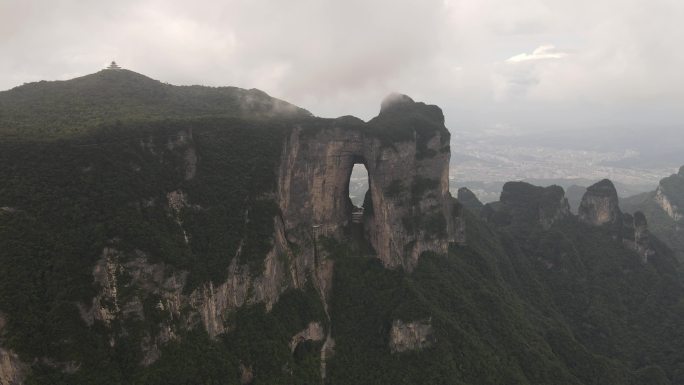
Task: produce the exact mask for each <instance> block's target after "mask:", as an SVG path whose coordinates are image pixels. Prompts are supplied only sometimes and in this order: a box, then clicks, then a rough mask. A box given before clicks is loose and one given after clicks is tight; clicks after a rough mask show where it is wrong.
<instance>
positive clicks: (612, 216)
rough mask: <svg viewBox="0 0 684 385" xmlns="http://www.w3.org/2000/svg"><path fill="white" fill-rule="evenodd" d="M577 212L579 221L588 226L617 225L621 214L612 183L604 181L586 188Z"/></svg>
mask: <svg viewBox="0 0 684 385" xmlns="http://www.w3.org/2000/svg"><path fill="white" fill-rule="evenodd" d="M578 212H579V219H580V220H581V221H582V222H585V223H588V224H590V225H595V226H601V225H607V224H612V225H619V224H620V222H621V220H622V213H621V212H620V208H619V207H618V195H617V190H615V186H614V185H613V182H611V181H609V180H608V179H604V180H602V181H600V182H598V183H596V184H594V185H592V186H590V187H589V188H587V192H586V193H584V197H582V202H581V203H580V206H579V210H578Z"/></svg>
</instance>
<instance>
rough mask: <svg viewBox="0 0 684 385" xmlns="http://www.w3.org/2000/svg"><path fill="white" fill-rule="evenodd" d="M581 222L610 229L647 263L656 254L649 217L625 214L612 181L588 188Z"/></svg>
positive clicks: (638, 214) (582, 208) (581, 213)
mask: <svg viewBox="0 0 684 385" xmlns="http://www.w3.org/2000/svg"><path fill="white" fill-rule="evenodd" d="M579 219H580V220H581V221H583V222H584V223H587V224H589V225H592V226H607V227H609V228H610V229H611V231H612V232H613V237H614V238H616V239H619V240H622V243H623V244H624V245H625V246H627V247H628V248H630V249H632V250H634V251H635V252H636V253H637V254H639V256H640V257H641V260H642V262H644V263H646V262H648V258H649V257H650V256H652V255H653V254H655V250H654V249H653V247H652V245H651V235H650V232H649V231H648V224H647V223H646V216H644V214H643V213H642V212H636V213H634V215H631V214H627V213H624V214H623V213H622V211H620V207H619V205H618V196H617V190H615V186H614V185H613V183H612V182H611V181H610V180H608V179H604V180H602V181H600V182H598V183H596V184H594V185H593V186H591V187H589V188H587V192H586V193H585V194H584V197H582V202H581V203H580V207H579Z"/></svg>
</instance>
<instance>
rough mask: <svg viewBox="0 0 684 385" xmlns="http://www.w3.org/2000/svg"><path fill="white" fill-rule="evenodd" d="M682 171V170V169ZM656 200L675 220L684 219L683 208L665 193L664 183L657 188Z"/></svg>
mask: <svg viewBox="0 0 684 385" xmlns="http://www.w3.org/2000/svg"><path fill="white" fill-rule="evenodd" d="M680 173H681V170H680ZM655 201H656V203H657V204H658V206H660V208H662V209H663V211H665V212H666V213H667V215H668V216H669V217H670V218H672V219H673V220H674V221H681V220H682V219H684V213H683V212H682V209H681V208H680V207H679V206H678V205H677V204H675V203H673V202H672V201H671V199H670V197H668V196H667V194H666V193H665V191H664V189H663V186H662V184H661V185H659V186H658V188H657V189H656V195H655Z"/></svg>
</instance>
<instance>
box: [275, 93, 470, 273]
mask: <svg viewBox="0 0 684 385" xmlns="http://www.w3.org/2000/svg"><path fill="white" fill-rule="evenodd" d="M326 122H327V124H326V125H325V126H323V127H320V126H319V127H316V128H309V127H295V128H294V129H293V130H292V133H291V134H290V136H289V137H288V138H287V140H286V141H285V144H284V148H283V151H282V159H281V164H280V168H279V170H278V191H277V195H278V202H279V205H280V210H281V213H282V220H283V231H284V234H285V237H286V239H287V240H288V242H290V243H292V244H296V245H299V246H300V247H301V248H302V249H304V250H307V249H308V247H307V245H310V244H311V243H313V240H312V235H314V236H317V237H318V236H325V237H330V238H334V239H338V240H344V239H345V229H347V228H348V226H349V225H350V220H351V218H350V216H349V213H350V211H351V206H350V205H351V202H350V200H349V196H348V194H349V191H348V188H349V186H348V183H349V177H350V175H351V172H352V168H353V167H354V164H356V163H362V164H364V165H365V167H366V170H367V171H368V177H369V192H368V194H369V200H370V202H372V211H371V212H368V213H365V215H364V222H363V227H364V232H365V235H366V237H367V239H368V241H369V242H370V244H371V245H372V246H373V249H374V250H375V252H376V253H377V256H378V258H379V259H381V260H382V262H383V263H384V265H385V266H387V267H389V268H397V267H402V268H404V269H406V270H409V271H410V270H412V269H413V268H414V267H415V265H416V263H417V261H418V257H419V256H420V255H421V254H422V253H423V252H425V251H431V252H435V253H446V252H447V249H448V246H449V243H451V242H455V241H457V240H459V239H461V238H462V232H461V231H460V230H462V229H461V226H460V225H459V223H458V219H457V217H458V215H457V214H458V209H459V207H458V205H457V203H456V202H455V200H454V199H452V198H451V195H450V194H449V178H448V172H449V157H450V153H449V139H450V135H449V132H448V130H447V129H446V128H445V127H444V117H443V115H442V112H441V110H440V109H439V108H438V107H436V106H430V105H425V104H423V103H415V102H414V101H413V100H411V99H410V98H408V97H407V96H403V95H395V96H392V97H390V98H388V99H386V100H385V101H384V102H383V106H382V109H381V111H380V114H379V115H378V117H376V118H375V119H373V120H371V121H370V122H367V123H365V122H363V121H361V120H359V119H356V118H352V117H342V118H338V119H331V120H328V121H326ZM312 229H315V231H312ZM305 254H306V253H305ZM302 263H303V264H304V265H313V263H314V261H313V259H312V258H309V260H307V258H304V260H303V261H302ZM300 267H301V266H300ZM311 267H313V266H311ZM299 270H301V269H299Z"/></svg>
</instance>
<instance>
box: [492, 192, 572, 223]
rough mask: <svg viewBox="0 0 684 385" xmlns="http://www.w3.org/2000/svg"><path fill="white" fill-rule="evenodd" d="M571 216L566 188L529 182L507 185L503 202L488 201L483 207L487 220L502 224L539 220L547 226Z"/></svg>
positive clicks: (502, 198) (502, 194)
mask: <svg viewBox="0 0 684 385" xmlns="http://www.w3.org/2000/svg"><path fill="white" fill-rule="evenodd" d="M570 215H571V214H570V205H569V204H568V200H567V199H566V198H565V192H564V191H563V188H561V187H559V186H549V187H539V186H534V185H531V184H529V183H526V182H508V183H506V184H504V186H503V190H502V191H501V198H500V201H499V202H496V203H495V204H487V205H486V206H485V208H484V209H483V210H482V216H484V217H485V219H486V220H487V221H489V222H492V223H495V224H498V225H509V224H530V223H538V224H539V225H541V226H542V227H543V228H545V229H549V228H551V226H553V224H554V223H556V222H558V221H560V220H562V219H564V218H567V217H569V216H570Z"/></svg>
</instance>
